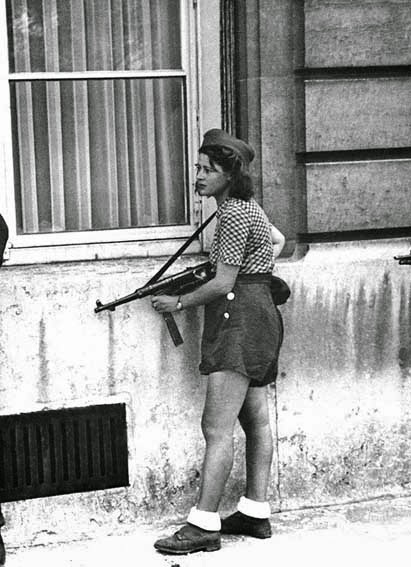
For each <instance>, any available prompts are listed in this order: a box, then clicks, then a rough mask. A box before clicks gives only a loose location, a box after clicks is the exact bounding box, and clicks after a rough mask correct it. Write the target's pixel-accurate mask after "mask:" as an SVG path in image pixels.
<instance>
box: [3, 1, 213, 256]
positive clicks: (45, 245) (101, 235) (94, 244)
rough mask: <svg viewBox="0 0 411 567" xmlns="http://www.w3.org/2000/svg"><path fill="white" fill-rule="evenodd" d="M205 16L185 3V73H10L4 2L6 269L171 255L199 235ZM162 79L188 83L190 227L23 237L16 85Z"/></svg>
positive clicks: (197, 245) (194, 5)
mask: <svg viewBox="0 0 411 567" xmlns="http://www.w3.org/2000/svg"><path fill="white" fill-rule="evenodd" d="M199 14H200V10H199V9H198V5H197V2H193V1H192V0H181V14H180V23H181V62H182V65H181V67H182V68H181V69H172V70H170V69H166V70H161V69H160V70H143V71H123V70H120V71H86V72H84V73H83V72H61V73H60V72H59V73H50V72H32V73H10V72H9V62H8V36H7V18H6V5H5V2H0V30H2V31H3V33H2V34H1V37H2V43H1V44H0V45H1V47H2V50H1V54H0V119H2V124H3V125H4V127H3V130H2V134H1V141H0V147H1V149H0V180H1V183H2V186H3V187H5V190H4V191H2V192H0V211H1V212H2V214H3V216H4V217H5V219H6V221H7V223H8V226H9V232H10V236H9V243H8V250H7V251H6V254H5V260H6V263H5V265H13V264H24V263H43V262H54V261H74V260H89V259H102V258H104V259H111V258H120V257H133V256H141V255H143V256H148V255H162V254H168V253H172V251H173V249H174V248H176V247H178V245H180V244H181V242H180V241H181V239H184V238H187V237H188V236H189V235H190V234H191V233H192V232H193V230H194V228H195V227H196V226H197V225H198V223H199V222H200V220H201V212H202V203H201V200H200V198H199V197H198V196H197V195H196V194H195V192H194V191H193V190H192V188H193V185H194V168H193V167H192V166H193V164H194V163H195V156H196V153H197V149H198V143H199V139H200V129H201V120H200V118H199V108H200V104H201V103H200V100H201V93H200V92H199V91H200V85H201V80H200V79H199V74H200V72H201V71H200V59H201V57H200V55H201V54H200V51H201V50H200V49H199V43H200V36H201V28H202V26H204V25H206V26H207V25H208V24H207V21H205V22H204V21H203V22H202V23H200V15H199ZM202 17H203V18H205V20H207V17H208V16H207V15H206V10H202ZM0 41H1V40H0ZM215 76H216V77H215V78H216V80H217V81H218V82H219V73H218V72H216V73H215ZM158 77H182V78H183V79H185V83H184V84H185V89H184V90H185V100H184V104H185V106H186V108H185V120H186V128H187V154H188V155H187V160H188V161H187V168H188V171H187V178H188V189H189V190H188V195H187V217H188V219H189V220H188V223H187V224H184V225H170V226H168V225H167V226H153V227H141V228H121V229H107V230H87V231H66V232H54V233H38V234H17V227H16V203H15V188H14V171H13V150H12V148H13V146H12V129H11V105H10V89H9V85H10V82H11V81H23V80H26V81H27V80H35V79H39V80H44V79H48V80H50V79H54V80H56V79H57V80H61V79H84V78H87V79H95V78H99V79H117V78H119V79H124V78H126V79H130V78H133V79H146V78H158ZM201 249H202V248H201V243H199V242H197V243H194V244H193V245H192V246H191V247H190V249H189V251H190V252H200V251H201Z"/></svg>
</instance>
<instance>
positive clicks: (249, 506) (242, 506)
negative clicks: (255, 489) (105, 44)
mask: <svg viewBox="0 0 411 567" xmlns="http://www.w3.org/2000/svg"><path fill="white" fill-rule="evenodd" d="M237 510H238V511H239V512H241V513H242V514H245V515H246V516H251V517H252V518H259V519H260V520H265V519H268V518H269V517H270V515H271V510H270V504H269V503H268V502H257V501H256V500H250V498H246V497H245V496H241V498H240V502H239V503H238V507H237Z"/></svg>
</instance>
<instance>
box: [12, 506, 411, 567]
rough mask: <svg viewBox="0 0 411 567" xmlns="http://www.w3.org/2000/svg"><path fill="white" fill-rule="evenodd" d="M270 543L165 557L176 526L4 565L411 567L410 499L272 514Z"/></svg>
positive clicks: (47, 550)
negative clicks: (165, 542) (161, 547)
mask: <svg viewBox="0 0 411 567" xmlns="http://www.w3.org/2000/svg"><path fill="white" fill-rule="evenodd" d="M271 522H272V526H273V531H274V533H273V537H272V538H271V539H266V540H256V539H253V538H247V537H242V536H223V539H222V548H221V550H219V551H215V552H210V553H205V552H200V553H194V554H191V555H184V556H166V555H161V554H159V553H157V552H156V551H155V550H154V548H153V542H154V541H155V540H156V539H157V538H158V537H160V536H162V535H164V534H166V535H169V534H170V533H172V532H173V531H175V529H178V527H179V524H175V525H173V526H171V527H170V525H168V526H164V525H161V524H156V525H150V526H140V525H139V526H135V527H132V528H130V531H129V532H128V533H126V534H122V535H111V536H106V537H102V538H99V539H93V540H87V541H84V540H83V541H73V542H69V543H61V544H58V545H52V546H51V545H48V546H45V545H41V546H35V547H30V548H24V547H20V548H18V549H7V561H6V567H23V566H24V567H28V566H35V567H37V566H41V567H52V566H53V567H113V566H116V567H117V566H121V567H151V566H152V567H231V566H232V565H233V566H236V567H243V566H244V567H261V566H262V565H284V566H287V567H294V566H302V567H314V566H315V567H325V566H327V567H340V566H341V567H342V566H344V567H348V566H349V567H357V566H358V567H360V566H361V567H367V566H372V567H379V566H384V567H387V566H388V567H400V566H407V567H411V552H410V551H411V497H385V498H379V499H376V500H372V501H366V502H357V503H351V504H346V505H342V506H327V507H321V508H312V509H306V510H295V511H287V512H281V513H276V514H273V516H272V518H271Z"/></svg>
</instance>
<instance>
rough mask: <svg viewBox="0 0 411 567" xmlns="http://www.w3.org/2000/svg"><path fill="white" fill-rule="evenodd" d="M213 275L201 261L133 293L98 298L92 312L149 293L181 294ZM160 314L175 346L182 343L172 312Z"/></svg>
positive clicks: (112, 309) (111, 309) (209, 267)
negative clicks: (102, 298)
mask: <svg viewBox="0 0 411 567" xmlns="http://www.w3.org/2000/svg"><path fill="white" fill-rule="evenodd" d="M213 277H214V273H213V271H212V269H211V264H210V262H203V263H202V264H198V265H196V266H192V267H190V268H186V269H185V270H183V271H182V272H178V273H177V274H174V275H171V276H168V277H166V278H163V279H160V280H157V281H156V282H155V283H152V284H147V285H145V286H143V287H140V288H138V289H136V290H135V291H134V292H133V293H130V294H129V295H125V296H123V297H119V298H118V299H115V300H114V301H110V302H109V303H104V304H103V303H101V301H100V300H99V299H98V300H97V301H96V307H95V309H94V312H95V313H100V311H105V310H108V311H115V309H116V307H118V306H119V305H123V304H124V303H129V302H130V301H134V300H135V299H142V298H143V297H147V296H149V295H162V294H165V295H182V294H183V293H188V292H189V291H192V290H193V289H195V288H196V287H199V286H200V285H202V284H204V283H205V282H207V281H209V280H211V279H212V278H213ZM162 315H163V317H164V320H165V322H166V325H167V328H168V331H169V333H170V336H171V338H172V339H173V342H174V344H175V346H178V345H180V344H182V342H183V339H182V337H181V334H180V331H179V330H178V327H177V324H176V322H175V320H174V317H173V315H172V313H162Z"/></svg>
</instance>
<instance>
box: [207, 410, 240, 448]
mask: <svg viewBox="0 0 411 567" xmlns="http://www.w3.org/2000/svg"><path fill="white" fill-rule="evenodd" d="M201 431H202V432H203V436H204V439H205V441H206V443H207V444H212V443H221V442H227V441H230V440H232V437H233V432H232V431H230V430H229V429H228V428H226V427H224V426H222V425H220V424H216V423H213V422H212V421H211V420H210V419H208V418H207V416H203V418H202V420H201Z"/></svg>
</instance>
